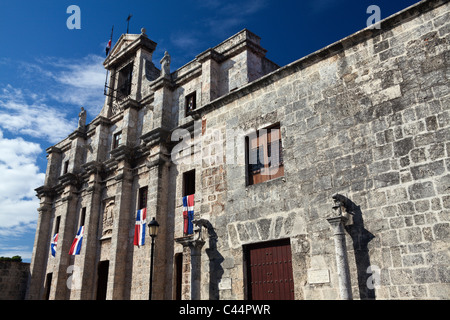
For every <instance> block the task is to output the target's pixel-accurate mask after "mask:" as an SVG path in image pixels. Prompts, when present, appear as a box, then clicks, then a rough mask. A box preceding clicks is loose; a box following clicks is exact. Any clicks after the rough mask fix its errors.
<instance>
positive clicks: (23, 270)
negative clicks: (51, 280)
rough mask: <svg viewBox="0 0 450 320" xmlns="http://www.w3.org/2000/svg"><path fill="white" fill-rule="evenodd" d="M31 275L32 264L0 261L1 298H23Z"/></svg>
mask: <svg viewBox="0 0 450 320" xmlns="http://www.w3.org/2000/svg"><path fill="white" fill-rule="evenodd" d="M29 276H30V264H29V263H22V262H14V261H0V300H23V299H25V293H26V290H27V283H28V280H29Z"/></svg>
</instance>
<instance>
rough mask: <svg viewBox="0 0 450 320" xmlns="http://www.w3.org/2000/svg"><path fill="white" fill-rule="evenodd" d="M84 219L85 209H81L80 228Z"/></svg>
mask: <svg viewBox="0 0 450 320" xmlns="http://www.w3.org/2000/svg"><path fill="white" fill-rule="evenodd" d="M85 219H86V207H84V208H81V216H80V227H81V226H84V220H85Z"/></svg>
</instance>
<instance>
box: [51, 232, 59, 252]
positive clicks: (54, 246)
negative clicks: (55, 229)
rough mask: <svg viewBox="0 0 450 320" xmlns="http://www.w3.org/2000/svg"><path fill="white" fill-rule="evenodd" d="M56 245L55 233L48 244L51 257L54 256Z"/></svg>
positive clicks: (56, 237)
mask: <svg viewBox="0 0 450 320" xmlns="http://www.w3.org/2000/svg"><path fill="white" fill-rule="evenodd" d="M57 244H58V234H57V233H55V235H54V236H53V238H52V241H51V242H50V248H51V250H52V256H55V255H56V246H57Z"/></svg>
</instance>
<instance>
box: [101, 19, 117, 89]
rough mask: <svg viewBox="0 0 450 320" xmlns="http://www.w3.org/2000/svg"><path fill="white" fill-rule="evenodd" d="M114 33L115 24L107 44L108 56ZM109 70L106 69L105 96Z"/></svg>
mask: <svg viewBox="0 0 450 320" xmlns="http://www.w3.org/2000/svg"><path fill="white" fill-rule="evenodd" d="M113 33H114V25H113V26H112V28H111V37H110V38H109V42H108V45H107V46H106V57H108V54H109V51H110V50H111V43H112V38H113ZM108 47H109V48H108ZM108 72H109V70H108V69H106V78H105V88H104V89H103V94H104V95H105V96H106V95H107V92H106V88H107V87H108Z"/></svg>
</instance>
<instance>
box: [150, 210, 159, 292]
mask: <svg viewBox="0 0 450 320" xmlns="http://www.w3.org/2000/svg"><path fill="white" fill-rule="evenodd" d="M158 228H159V224H158V222H157V221H156V220H155V218H154V217H153V219H152V221H150V223H149V224H148V230H149V234H150V237H152V249H151V250H152V252H151V255H150V294H149V300H152V287H153V252H154V251H155V250H154V249H155V238H156V236H157V235H158Z"/></svg>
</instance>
